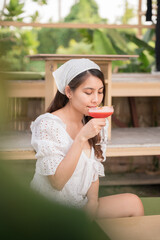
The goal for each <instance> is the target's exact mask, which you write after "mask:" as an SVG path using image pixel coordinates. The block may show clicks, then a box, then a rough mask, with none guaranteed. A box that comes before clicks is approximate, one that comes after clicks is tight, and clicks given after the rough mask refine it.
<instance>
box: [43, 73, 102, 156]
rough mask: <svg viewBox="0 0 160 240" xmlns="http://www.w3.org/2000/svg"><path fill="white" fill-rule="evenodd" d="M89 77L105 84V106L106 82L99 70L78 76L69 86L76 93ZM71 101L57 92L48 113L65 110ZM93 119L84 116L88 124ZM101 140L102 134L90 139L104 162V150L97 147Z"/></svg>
mask: <svg viewBox="0 0 160 240" xmlns="http://www.w3.org/2000/svg"><path fill="white" fill-rule="evenodd" d="M89 75H92V76H95V77H98V78H99V79H100V80H101V81H102V83H103V86H104V88H103V100H102V103H103V104H104V98H105V82H104V75H103V73H102V72H101V71H100V70H98V69H91V70H87V71H85V72H82V73H80V74H79V75H77V76H76V77H75V78H73V79H72V81H71V82H70V83H69V84H68V85H69V87H70V89H71V90H72V91H75V90H76V89H77V88H78V87H79V86H80V85H81V84H82V83H83V82H84V81H85V80H86V79H87V78H88V76H89ZM68 101H69V99H68V97H67V96H66V95H64V94H62V93H60V92H59V91H58V90H57V93H56V95H55V97H54V99H53V101H52V102H51V104H50V106H49V107H48V109H47V111H46V112H49V113H52V112H54V111H57V110H58V109H61V108H63V107H64V106H65V105H66V104H67V103H68ZM91 118H92V117H90V116H84V123H85V124H86V123H87V122H88V121H89V120H90V119H91ZM100 140H101V137H100V134H98V135H96V136H95V137H93V138H90V139H89V140H88V142H89V144H90V146H92V147H93V148H94V150H95V155H96V157H97V158H99V159H102V160H103V156H102V150H101V148H100V146H99V145H96V143H98V142H99V141H100Z"/></svg>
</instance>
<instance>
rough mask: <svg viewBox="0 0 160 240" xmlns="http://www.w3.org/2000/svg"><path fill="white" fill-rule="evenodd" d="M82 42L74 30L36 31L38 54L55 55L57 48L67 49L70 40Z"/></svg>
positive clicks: (48, 29) (46, 29) (45, 29)
mask: <svg viewBox="0 0 160 240" xmlns="http://www.w3.org/2000/svg"><path fill="white" fill-rule="evenodd" d="M72 38H73V39H75V41H80V40H82V37H81V34H80V33H79V31H78V30H75V29H53V28H42V29H40V30H39V31H38V41H39V43H40V44H39V47H38V52H39V53H55V52H56V50H57V48H58V47H59V46H64V47H68V46H69V42H70V40H71V39H72Z"/></svg>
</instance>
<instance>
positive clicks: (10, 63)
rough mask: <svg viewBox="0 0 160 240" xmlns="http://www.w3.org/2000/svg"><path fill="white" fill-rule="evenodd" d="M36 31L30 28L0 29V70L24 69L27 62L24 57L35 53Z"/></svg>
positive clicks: (36, 43)
mask: <svg viewBox="0 0 160 240" xmlns="http://www.w3.org/2000/svg"><path fill="white" fill-rule="evenodd" d="M36 39H37V36H36V32H33V31H30V30H22V29H20V30H16V31H14V30H10V29H8V28H4V29H1V31H0V42H1V47H0V52H1V53H2V52H3V56H2V57H1V60H2V62H3V69H2V70H12V71H24V70H25V69H26V67H27V64H28V62H29V60H28V58H26V56H27V55H29V54H34V53H36V49H37V47H38V44H39V43H38V41H37V40H36Z"/></svg>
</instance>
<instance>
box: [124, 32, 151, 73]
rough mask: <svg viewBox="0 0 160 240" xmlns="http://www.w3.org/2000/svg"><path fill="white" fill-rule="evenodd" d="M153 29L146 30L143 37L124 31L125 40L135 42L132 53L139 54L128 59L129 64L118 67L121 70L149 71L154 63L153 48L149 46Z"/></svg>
mask: <svg viewBox="0 0 160 240" xmlns="http://www.w3.org/2000/svg"><path fill="white" fill-rule="evenodd" d="M153 34H154V32H153V30H150V29H149V30H147V32H146V33H145V35H144V36H143V39H142V40H141V39H139V38H137V37H136V36H135V35H133V34H128V33H124V36H125V38H126V39H127V41H129V42H132V43H134V44H135V46H136V47H135V49H134V53H135V54H138V55H139V58H138V59H132V60H130V64H129V65H128V64H127V65H125V66H123V68H121V69H120V71H122V72H151V68H152V66H153V65H155V50H154V48H153V47H152V46H151V44H150V43H151V42H152V37H153Z"/></svg>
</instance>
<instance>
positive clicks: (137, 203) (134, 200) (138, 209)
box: [127, 193, 144, 216]
mask: <svg viewBox="0 0 160 240" xmlns="http://www.w3.org/2000/svg"><path fill="white" fill-rule="evenodd" d="M127 195H128V199H129V201H130V206H131V209H132V210H131V215H132V216H143V215H144V208H143V204H142V201H141V199H140V198H139V197H138V196H137V195H136V194H132V193H127Z"/></svg>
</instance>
